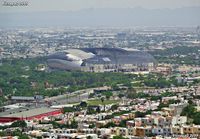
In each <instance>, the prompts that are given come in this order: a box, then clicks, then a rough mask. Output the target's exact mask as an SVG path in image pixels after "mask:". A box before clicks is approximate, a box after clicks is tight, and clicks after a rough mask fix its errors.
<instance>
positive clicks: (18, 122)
mask: <svg viewBox="0 0 200 139" xmlns="http://www.w3.org/2000/svg"><path fill="white" fill-rule="evenodd" d="M10 127H21V128H24V127H27V123H26V122H25V121H23V120H20V121H16V122H14V123H12V124H11V125H10Z"/></svg>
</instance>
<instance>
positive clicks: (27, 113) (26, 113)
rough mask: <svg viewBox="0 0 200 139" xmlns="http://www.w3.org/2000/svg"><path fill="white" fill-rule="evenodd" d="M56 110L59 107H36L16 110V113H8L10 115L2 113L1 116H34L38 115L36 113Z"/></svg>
mask: <svg viewBox="0 0 200 139" xmlns="http://www.w3.org/2000/svg"><path fill="white" fill-rule="evenodd" d="M56 110H59V109H51V108H47V107H42V108H34V109H29V110H26V111H22V112H16V113H12V114H8V115H1V117H32V116H36V115H40V114H44V113H48V112H53V111H56Z"/></svg>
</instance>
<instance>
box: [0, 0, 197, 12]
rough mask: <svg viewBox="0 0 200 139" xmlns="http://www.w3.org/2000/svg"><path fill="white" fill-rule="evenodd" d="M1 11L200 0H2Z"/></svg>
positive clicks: (156, 5)
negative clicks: (24, 4)
mask: <svg viewBox="0 0 200 139" xmlns="http://www.w3.org/2000/svg"><path fill="white" fill-rule="evenodd" d="M4 1H27V2H28V3H29V5H28V6H27V7H6V6H3V2H4ZM0 2H1V5H0V12H21V11H25V12H27V11H74V10H75V11H76V10H81V9H87V8H134V7H143V8H148V9H158V8H172V9H174V8H180V7H192V6H200V0H0Z"/></svg>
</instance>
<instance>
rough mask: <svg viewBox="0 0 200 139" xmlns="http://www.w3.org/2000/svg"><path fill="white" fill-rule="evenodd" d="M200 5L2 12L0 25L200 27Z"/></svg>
mask: <svg viewBox="0 0 200 139" xmlns="http://www.w3.org/2000/svg"><path fill="white" fill-rule="evenodd" d="M197 25H200V7H187V8H178V9H154V10H150V9H144V8H124V9H120V8H119V9H117V8H116V9H109V8H108V9H84V10H80V11H75V12H63V11H51V12H32V13H30V12H29V13H0V27H3V26H4V27H6V26H7V27H9V26H69V27H87V26H89V27H97V26H101V27H102V26H106V27H127V26H128V27H134V26H197Z"/></svg>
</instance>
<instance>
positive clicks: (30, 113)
mask: <svg viewBox="0 0 200 139" xmlns="http://www.w3.org/2000/svg"><path fill="white" fill-rule="evenodd" d="M61 113H62V110H61V109H51V108H47V107H41V108H32V109H26V110H22V109H17V110H16V109H15V110H12V112H10V113H9V114H8V113H7V112H3V113H1V114H0V123H7V122H13V121H16V120H33V119H41V118H44V117H46V116H53V115H58V114H61Z"/></svg>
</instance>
